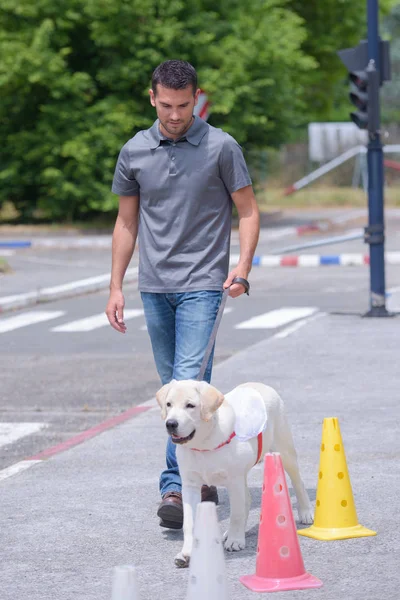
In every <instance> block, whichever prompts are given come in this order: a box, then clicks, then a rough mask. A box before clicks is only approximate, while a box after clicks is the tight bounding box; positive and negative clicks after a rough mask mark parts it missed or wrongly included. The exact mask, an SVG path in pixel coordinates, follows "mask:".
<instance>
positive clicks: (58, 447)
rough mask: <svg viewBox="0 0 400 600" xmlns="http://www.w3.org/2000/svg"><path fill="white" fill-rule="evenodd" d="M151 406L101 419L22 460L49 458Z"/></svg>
mask: <svg viewBox="0 0 400 600" xmlns="http://www.w3.org/2000/svg"><path fill="white" fill-rule="evenodd" d="M150 408H151V406H135V407H133V408H130V409H129V410H126V411H125V412H123V413H122V414H121V415H118V416H116V417H113V418H112V419H108V421H103V423H99V424H98V425H95V426H94V427H91V428H90V429H87V430H86V431H82V433H79V434H78V435H76V436H74V437H72V438H70V439H69V440H66V441H65V442H61V444H57V445H56V446H52V447H51V448H47V450H43V451H42V452H39V454H35V456H30V457H29V458H25V459H24V460H45V459H46V458H50V456H54V454H59V453H60V452H64V451H65V450H69V448H73V447H74V446H77V445H78V444H81V443H82V442H86V441H87V440H90V439H91V438H92V437H95V436H96V435H99V433H102V432H103V431H106V430H107V429H111V428H112V427H115V425H119V424H120V423H123V422H124V421H127V420H128V419H131V418H133V417H136V416H137V415H139V414H141V413H142V412H146V411H147V410H150Z"/></svg>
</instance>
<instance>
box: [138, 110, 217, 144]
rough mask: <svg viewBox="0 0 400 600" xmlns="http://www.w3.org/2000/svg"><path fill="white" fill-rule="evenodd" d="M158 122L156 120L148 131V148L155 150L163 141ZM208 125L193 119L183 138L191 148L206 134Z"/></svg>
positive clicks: (196, 118)
mask: <svg viewBox="0 0 400 600" xmlns="http://www.w3.org/2000/svg"><path fill="white" fill-rule="evenodd" d="M159 125H160V121H159V119H157V120H156V121H155V122H154V123H153V125H152V126H151V127H150V129H149V134H150V135H149V142H150V148H151V149H152V150H155V148H158V146H159V145H160V141H161V140H163V139H165V138H164V137H163V136H162V135H161V133H160V127H159ZM207 128H208V125H207V123H206V122H205V121H204V120H203V119H201V118H200V117H198V116H196V115H195V117H194V121H193V123H192V124H191V126H190V127H189V129H188V130H187V132H186V133H185V134H184V136H183V138H184V139H186V140H187V141H188V142H190V143H191V144H192V145H193V146H198V145H199V144H200V142H201V140H202V139H203V137H204V136H205V134H206V132H207Z"/></svg>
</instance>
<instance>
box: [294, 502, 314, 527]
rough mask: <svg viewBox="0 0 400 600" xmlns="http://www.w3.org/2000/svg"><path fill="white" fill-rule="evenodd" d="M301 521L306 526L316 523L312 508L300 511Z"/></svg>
mask: <svg viewBox="0 0 400 600" xmlns="http://www.w3.org/2000/svg"><path fill="white" fill-rule="evenodd" d="M298 513H299V521H300V523H303V524H304V525H311V524H312V523H313V522H314V515H313V510H312V508H311V506H310V507H309V508H303V509H300V508H299V510H298Z"/></svg>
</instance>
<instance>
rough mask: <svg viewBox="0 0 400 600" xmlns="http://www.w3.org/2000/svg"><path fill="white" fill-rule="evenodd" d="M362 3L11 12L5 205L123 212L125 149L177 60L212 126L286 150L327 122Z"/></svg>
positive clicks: (103, 5)
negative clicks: (118, 191) (298, 134)
mask: <svg viewBox="0 0 400 600" xmlns="http://www.w3.org/2000/svg"><path fill="white" fill-rule="evenodd" d="M360 1H361V0H353V2H351V3H349V2H347V1H345V0H324V2H323V3H321V2H318V1H317V0H308V1H307V2H301V1H300V0H299V1H295V0H247V2H246V3H243V2H239V0H220V1H219V2H215V0H213V1H211V0H18V2H15V0H0V56H1V58H0V93H1V97H2V102H1V104H0V136H1V139H2V145H1V149H0V159H1V164H2V170H1V171H0V205H1V203H4V202H6V201H11V202H12V203H13V204H14V206H15V207H16V208H17V210H18V211H19V212H20V214H21V217H22V218H23V219H25V220H28V219H32V218H33V216H35V215H37V214H41V215H43V216H44V217H46V218H52V219H54V220H66V219H67V220H74V219H78V218H79V219H91V218H93V216H94V215H96V214H99V213H113V212H115V208H116V198H115V196H114V195H112V194H111V192H110V185H111V180H112V175H113V170H114V166H115V161H116V158H117V155H118V151H119V149H120V148H121V146H122V145H123V144H124V143H125V141H126V140H127V139H129V138H130V137H131V136H132V135H133V134H134V133H135V132H136V131H137V130H139V129H143V128H147V127H149V126H150V125H151V123H152V122H153V121H154V119H155V113H154V109H153V108H152V107H151V106H150V103H149V99H148V88H149V86H150V79H151V73H152V71H153V70H154V68H155V67H156V66H157V64H159V63H160V62H162V61H163V60H166V59H170V58H182V59H186V60H189V61H190V62H191V63H192V64H193V65H194V66H195V67H196V69H197V70H198V73H199V79H200V85H201V87H203V88H204V89H205V90H207V93H208V94H209V96H210V99H211V101H212V114H211V117H210V123H211V124H213V125H215V126H217V127H223V128H224V129H225V130H226V131H228V132H230V133H231V134H232V135H234V136H235V137H236V139H237V140H238V141H239V142H240V143H241V144H242V145H244V146H245V147H246V149H248V150H251V149H252V148H263V147H266V146H277V145H279V144H281V143H283V142H284V141H286V140H288V139H289V138H290V137H291V135H292V134H293V132H294V131H295V129H296V127H297V126H298V125H301V124H302V123H304V122H306V121H308V120H309V119H310V118H315V117H316V116H317V115H320V116H324V118H326V117H327V115H328V114H329V107H330V104H331V94H330V92H327V91H326V87H325V88H324V85H325V84H326V82H327V81H328V82H329V85H330V87H329V89H330V90H331V89H333V87H334V84H335V82H336V81H337V79H338V78H339V77H341V76H342V75H341V71H340V69H339V66H332V65H334V64H335V61H336V60H337V59H336V57H335V54H334V53H335V51H336V50H337V48H338V47H341V46H346V45H350V44H351V43H353V42H355V41H356V38H358V37H359V33H360V32H359V27H360V20H359V16H358V13H357V11H356V8H355V7H354V5H357V6H358V7H360ZM363 2H364V0H363ZM322 5H323V8H321V7H322ZM335 5H340V6H339V7H336V8H335ZM347 12H349V14H348V16H346V18H344V14H345V13H346V15H347ZM330 27H332V30H331V29H330ZM344 40H346V41H345V42H344ZM342 42H343V43H342ZM317 67H318V68H317ZM331 84H332V85H331ZM324 90H325V91H324Z"/></svg>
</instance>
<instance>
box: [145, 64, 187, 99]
mask: <svg viewBox="0 0 400 600" xmlns="http://www.w3.org/2000/svg"><path fill="white" fill-rule="evenodd" d="M158 83H159V84H160V85H162V86H164V87H166V88H169V89H171V90H183V89H185V88H187V87H188V85H191V86H192V87H193V95H194V94H195V93H196V90H197V73H196V70H195V68H194V67H192V65H191V64H190V63H188V62H186V60H166V61H165V62H163V63H161V64H160V65H158V67H157V68H156V69H155V70H154V73H153V76H152V78H151V87H152V89H153V92H154V94H156V92H157V84H158Z"/></svg>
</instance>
